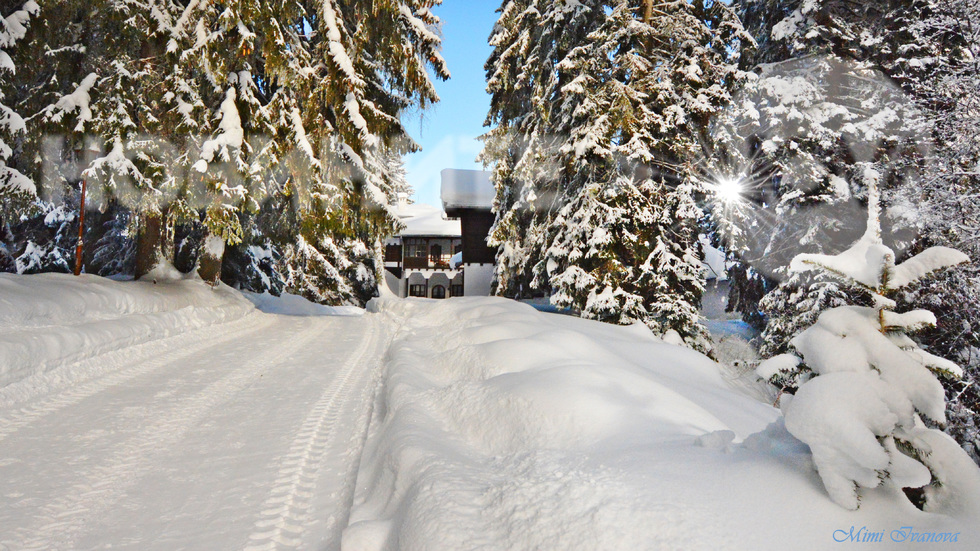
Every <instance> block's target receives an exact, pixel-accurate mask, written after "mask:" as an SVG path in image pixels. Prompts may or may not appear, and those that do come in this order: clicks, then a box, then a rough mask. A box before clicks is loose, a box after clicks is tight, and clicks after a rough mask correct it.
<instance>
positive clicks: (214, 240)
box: [197, 233, 225, 287]
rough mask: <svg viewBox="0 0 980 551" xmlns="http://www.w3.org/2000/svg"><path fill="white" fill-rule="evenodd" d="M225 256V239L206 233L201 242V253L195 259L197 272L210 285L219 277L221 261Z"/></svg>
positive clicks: (214, 283)
mask: <svg viewBox="0 0 980 551" xmlns="http://www.w3.org/2000/svg"><path fill="white" fill-rule="evenodd" d="M224 256H225V240H224V239H222V238H221V237H220V236H217V235H214V234H212V233H208V234H207V235H206V236H205V237H204V241H203V242H202V243H201V254H200V256H198V261H197V266H198V268H197V274H198V275H199V276H201V279H203V280H204V281H206V282H208V284H210V285H211V286H212V287H213V286H215V285H217V284H218V280H220V279H221V263H222V259H223V258H224Z"/></svg>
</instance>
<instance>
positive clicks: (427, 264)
mask: <svg viewBox="0 0 980 551" xmlns="http://www.w3.org/2000/svg"><path fill="white" fill-rule="evenodd" d="M451 259H452V256H451V255H442V256H424V257H414V256H406V257H405V259H404V260H403V262H402V266H403V267H404V268H405V269H406V270H448V269H450V268H449V261H450V260H451Z"/></svg>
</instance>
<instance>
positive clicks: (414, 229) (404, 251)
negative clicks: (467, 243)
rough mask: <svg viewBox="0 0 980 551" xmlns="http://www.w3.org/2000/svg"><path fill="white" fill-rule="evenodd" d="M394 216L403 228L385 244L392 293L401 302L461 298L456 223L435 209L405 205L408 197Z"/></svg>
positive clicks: (458, 232) (458, 236)
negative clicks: (411, 299) (400, 299)
mask: <svg viewBox="0 0 980 551" xmlns="http://www.w3.org/2000/svg"><path fill="white" fill-rule="evenodd" d="M397 214H398V217H399V219H400V220H401V222H402V224H403V225H404V227H405V228H404V230H402V232H401V233H400V234H399V235H398V236H397V237H394V238H391V239H389V240H388V241H387V242H386V243H385V270H387V271H388V274H387V279H388V287H389V288H390V289H391V291H392V292H394V293H395V294H397V295H398V296H400V297H403V298H404V297H423V298H449V297H457V296H463V271H462V270H461V269H459V262H458V259H459V257H460V256H461V254H460V253H461V251H462V247H463V244H462V238H461V236H460V224H459V221H458V220H448V219H446V217H445V215H444V214H443V212H442V210H441V209H439V208H437V207H433V206H431V205H424V204H408V196H401V197H399V201H398V205H397ZM454 256H455V257H456V259H457V261H456V262H454V261H453V258H454Z"/></svg>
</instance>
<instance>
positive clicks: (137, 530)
mask: <svg viewBox="0 0 980 551" xmlns="http://www.w3.org/2000/svg"><path fill="white" fill-rule="evenodd" d="M384 341H385V336H384V331H383V330H382V327H381V325H380V322H379V321H378V319H377V316H370V315H366V316H362V317H343V318H339V317H290V316H281V315H271V314H264V313H259V312H255V313H254V314H249V315H247V316H245V317H244V318H242V319H239V320H236V321H231V322H229V323H224V324H219V325H215V326H211V327H204V328H201V329H196V330H193V331H190V332H187V333H183V334H179V335H177V336H172V337H169V338H166V339H162V340H157V341H153V342H149V343H145V344H139V345H136V346H130V347H125V348H122V349H118V350H115V351H111V352H108V353H105V354H102V355H99V356H96V357H94V358H90V359H87V360H84V361H83V362H80V363H77V364H73V365H72V366H71V369H70V371H71V374H72V380H70V381H67V382H62V383H61V384H59V383H58V381H57V378H52V379H50V381H53V382H50V381H49V382H50V384H48V385H47V387H45V388H44V389H43V390H42V391H38V392H34V393H33V395H28V396H26V397H23V396H22V397H14V398H9V397H8V399H7V400H6V402H3V401H0V527H2V530H0V550H4V551H6V550H15V549H16V550H21V549H94V548H99V549H103V548H109V547H111V548H113V549H140V550H149V549H166V550H174V549H211V550H214V549H287V548H297V549H336V548H337V547H338V546H339V538H340V531H341V530H342V528H343V527H344V526H345V525H346V523H347V517H348V515H349V511H350V503H351V500H352V491H353V485H354V478H355V476H356V473H357V469H358V463H359V461H360V455H361V449H362V447H363V442H364V438H365V434H366V430H367V424H368V420H369V418H370V415H371V411H370V408H371V404H372V403H373V399H372V397H373V396H374V392H375V388H376V384H375V383H376V381H377V380H378V376H379V369H380V366H381V354H382V351H383V348H384V347H385V342H384ZM0 398H3V397H0Z"/></svg>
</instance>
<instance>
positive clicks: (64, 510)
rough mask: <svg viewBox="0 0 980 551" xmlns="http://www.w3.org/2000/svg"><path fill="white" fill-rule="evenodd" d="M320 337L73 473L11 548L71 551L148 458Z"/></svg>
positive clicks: (249, 368)
mask: <svg viewBox="0 0 980 551" xmlns="http://www.w3.org/2000/svg"><path fill="white" fill-rule="evenodd" d="M321 335H322V329H319V330H318V328H317V327H315V326H310V327H309V328H308V329H307V330H306V331H304V332H303V333H301V334H300V335H296V336H293V337H292V339H291V341H290V342H287V343H282V344H281V345H280V347H279V348H275V349H271V350H269V351H266V352H264V353H262V354H259V355H256V356H254V357H253V359H252V360H250V361H248V362H246V363H245V364H244V365H242V366H241V367H239V368H238V369H236V370H235V371H233V372H232V373H230V374H229V375H226V376H225V377H223V378H222V379H220V380H218V381H217V382H215V383H212V384H211V385H209V386H207V387H206V388H205V389H204V390H203V391H201V392H199V393H198V394H196V395H194V396H192V397H190V398H188V399H186V400H183V401H181V402H180V403H179V404H178V405H177V407H174V408H173V409H172V416H171V417H164V418H162V419H160V420H158V421H156V422H155V423H153V424H151V425H150V426H147V427H144V428H142V430H141V431H140V433H139V435H138V436H137V437H136V438H134V439H133V440H131V441H129V442H128V443H127V444H126V445H125V446H123V447H121V448H119V449H117V450H115V452H114V455H113V457H112V458H111V459H110V460H109V461H107V462H105V463H104V464H102V465H100V466H98V467H96V468H95V469H93V470H92V471H91V472H89V473H77V474H76V477H77V478H79V479H83V481H82V482H80V483H78V484H76V485H75V486H73V487H72V488H71V490H70V491H69V492H68V493H66V494H65V495H63V496H62V497H61V498H59V499H57V500H55V501H54V502H52V503H50V504H48V505H46V506H44V507H43V508H42V512H41V514H40V519H39V520H40V523H39V524H38V525H36V526H34V527H31V528H27V529H20V530H15V531H14V537H15V538H16V539H17V540H20V541H17V543H15V544H14V548H15V549H24V550H25V551H27V550H35V549H37V550H45V549H71V548H73V547H74V546H73V545H72V542H73V539H74V536H75V535H76V534H77V533H78V532H79V531H81V530H82V529H84V528H85V526H86V525H87V524H88V523H89V521H90V520H91V519H94V518H98V517H99V516H100V515H101V514H103V513H106V512H108V511H109V510H111V508H112V505H113V504H115V503H116V502H117V501H118V500H119V498H120V497H122V495H124V493H125V490H126V487H127V486H128V485H129V484H130V483H131V482H132V481H133V480H134V479H136V478H138V477H139V474H140V473H141V472H143V471H144V470H145V469H146V468H147V467H149V466H150V465H151V463H150V462H149V460H148V459H149V458H151V457H152V456H153V455H154V454H155V453H158V452H159V451H160V450H162V449H166V448H167V446H168V445H171V444H173V443H175V442H177V441H179V440H180V438H181V436H182V435H183V434H184V432H186V431H187V430H188V429H189V428H191V427H192V426H194V425H195V424H197V423H198V422H199V421H200V420H201V419H203V418H204V417H205V416H206V415H207V413H208V412H210V411H211V410H212V409H214V408H215V407H217V406H218V405H220V404H222V403H224V402H226V401H228V400H229V399H231V398H232V397H233V396H234V395H235V394H236V393H238V392H240V391H241V390H243V389H245V388H246V387H247V386H248V385H249V384H250V383H251V382H252V380H253V379H255V378H257V377H258V376H259V375H260V374H261V373H262V372H263V371H264V368H265V367H266V366H267V365H268V364H270V363H272V362H273V361H274V360H275V359H276V358H278V357H281V356H288V355H289V354H291V353H293V352H295V351H296V350H298V349H300V348H301V347H302V346H304V345H307V344H309V343H310V342H311V341H312V340H313V339H314V338H315V337H317V336H321ZM168 363H173V362H172V360H171V361H169V362H168Z"/></svg>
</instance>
